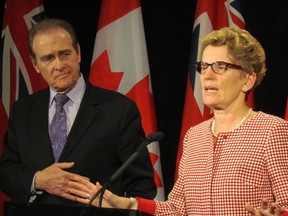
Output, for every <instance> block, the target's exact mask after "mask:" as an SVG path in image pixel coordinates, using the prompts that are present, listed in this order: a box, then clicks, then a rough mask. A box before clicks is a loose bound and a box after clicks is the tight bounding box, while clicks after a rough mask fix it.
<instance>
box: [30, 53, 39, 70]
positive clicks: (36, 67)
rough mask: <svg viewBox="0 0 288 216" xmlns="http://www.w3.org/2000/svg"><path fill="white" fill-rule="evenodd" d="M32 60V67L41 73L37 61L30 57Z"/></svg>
mask: <svg viewBox="0 0 288 216" xmlns="http://www.w3.org/2000/svg"><path fill="white" fill-rule="evenodd" d="M30 60H31V62H32V65H33V67H34V68H35V70H36V72H37V73H40V70H39V69H38V66H37V62H36V59H34V58H33V57H32V56H30Z"/></svg>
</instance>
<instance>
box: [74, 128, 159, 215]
mask: <svg viewBox="0 0 288 216" xmlns="http://www.w3.org/2000/svg"><path fill="white" fill-rule="evenodd" d="M163 137H164V134H163V133H162V132H161V131H160V132H157V133H155V134H153V133H151V134H149V135H148V136H147V138H146V139H145V141H144V142H143V143H142V144H141V145H140V146H139V147H138V149H137V150H136V152H134V153H133V154H132V155H131V156H130V157H129V158H128V160H126V161H125V162H124V163H123V164H122V166H121V167H120V168H119V169H118V170H117V171H116V172H115V173H114V174H113V175H112V176H111V177H110V178H109V180H108V181H107V182H105V184H104V185H103V186H102V188H101V189H100V190H98V191H97V192H96V193H95V194H94V195H93V196H92V197H91V199H90V201H89V203H88V204H87V205H86V207H85V208H84V209H83V210H82V211H81V214H80V216H83V215H84V214H85V211H86V208H87V207H89V206H90V205H91V204H92V202H93V201H94V200H95V199H96V197H97V196H98V195H99V194H100V193H101V195H100V197H99V198H100V199H99V204H98V207H101V206H102V199H103V195H104V192H105V190H106V189H107V188H108V187H110V185H111V184H112V183H113V182H114V181H115V180H116V179H117V178H119V177H120V175H121V174H122V173H123V171H124V170H125V169H127V167H128V166H129V165H130V164H131V163H132V162H133V161H134V160H135V159H136V158H137V157H138V155H139V153H140V152H141V151H143V149H144V148H145V147H146V146H147V145H148V144H150V143H152V142H154V141H159V140H161V139H162V138H163Z"/></svg>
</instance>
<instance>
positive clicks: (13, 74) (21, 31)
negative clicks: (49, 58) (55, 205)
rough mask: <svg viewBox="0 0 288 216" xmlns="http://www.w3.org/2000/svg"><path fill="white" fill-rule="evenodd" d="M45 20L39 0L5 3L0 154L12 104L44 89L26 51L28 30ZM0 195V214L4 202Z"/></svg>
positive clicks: (0, 54)
mask: <svg viewBox="0 0 288 216" xmlns="http://www.w3.org/2000/svg"><path fill="white" fill-rule="evenodd" d="M43 17H44V7H43V4H42V0H21V1H15V0H6V4H5V11H4V20H3V28H2V35H1V47H0V68H1V69H0V94H1V100H0V122H1V123H0V140H1V144H0V154H1V153H2V146H3V143H2V141H3V136H4V134H5V132H6V130H7V125H8V117H9V111H10V107H11V105H12V104H13V102H14V101H16V100H18V98H21V97H23V96H27V95H29V94H31V93H33V92H35V91H38V90H40V89H42V88H44V87H46V86H47V84H46V83H45V82H44V80H43V79H42V78H41V76H39V75H38V74H37V73H36V71H35V70H34V68H33V65H32V63H31V60H30V57H29V52H28V46H27V41H28V31H29V29H30V28H31V27H32V25H34V24H35V23H37V22H38V21H39V20H40V19H42V18H43ZM8 199H9V198H8V197H7V196H6V195H4V194H3V193H1V192H0V215H3V201H5V200H8Z"/></svg>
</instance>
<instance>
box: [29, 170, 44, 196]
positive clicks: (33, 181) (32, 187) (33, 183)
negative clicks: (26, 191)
mask: <svg viewBox="0 0 288 216" xmlns="http://www.w3.org/2000/svg"><path fill="white" fill-rule="evenodd" d="M36 174H37V172H36V173H35V174H34V176H33V180H32V184H31V188H30V192H31V194H37V195H40V194H42V193H43V191H39V190H36V189H35V187H34V185H35V177H36Z"/></svg>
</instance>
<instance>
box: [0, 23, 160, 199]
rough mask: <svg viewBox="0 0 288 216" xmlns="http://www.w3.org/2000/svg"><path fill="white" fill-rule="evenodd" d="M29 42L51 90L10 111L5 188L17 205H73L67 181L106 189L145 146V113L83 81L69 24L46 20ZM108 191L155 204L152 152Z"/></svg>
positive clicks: (0, 173)
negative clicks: (82, 180) (60, 101)
mask: <svg viewBox="0 0 288 216" xmlns="http://www.w3.org/2000/svg"><path fill="white" fill-rule="evenodd" d="M28 38H29V43H28V46H29V51H30V55H31V60H32V62H33V65H34V67H35V69H36V71H37V73H39V74H41V76H42V77H43V79H44V80H45V81H46V82H47V83H48V85H49V88H47V89H45V90H43V91H40V92H38V93H35V94H33V95H31V96H29V97H27V98H23V99H21V100H19V101H17V102H15V104H14V105H13V107H12V110H11V113H10V119H9V126H8V133H7V135H6V137H5V139H4V146H3V155H2V157H1V158H0V189H1V190H2V191H3V192H4V193H6V194H7V195H8V196H10V197H11V198H12V200H14V201H17V202H28V201H29V200H30V201H31V200H32V199H31V197H33V198H35V197H36V198H35V200H34V202H35V203H49V204H64V205H67V204H72V203H73V201H70V200H71V199H72V200H73V199H74V196H73V195H72V194H70V193H69V191H70V188H69V182H70V181H73V179H74V178H75V176H78V177H79V178H85V179H87V178H88V179H89V180H90V181H91V182H96V181H99V182H100V183H104V182H105V181H107V180H108V178H109V177H110V176H111V175H112V174H113V173H114V172H115V171H116V170H117V169H118V168H119V167H120V166H121V165H122V163H123V162H124V161H125V160H127V158H128V157H129V156H130V155H131V154H132V153H133V152H134V151H135V150H136V149H137V148H138V146H139V145H140V144H141V143H142V142H143V141H144V138H145V137H144V132H143V129H142V127H141V118H140V114H139V111H138V109H137V107H136V105H135V103H134V102H133V101H131V100H129V99H128V98H126V97H125V96H123V95H121V94H119V93H116V92H112V91H108V90H104V89H101V88H97V87H94V86H92V85H91V84H90V83H89V82H87V81H85V79H84V77H83V75H82V74H81V73H80V61H81V52H80V46H79V43H78V40H77V38H76V35H75V32H74V30H73V28H72V26H71V25H70V24H69V23H67V22H66V21H63V20H59V19H45V20H43V21H41V22H40V23H38V24H37V25H35V26H34V27H33V28H32V29H31V30H30V32H29V37H28ZM63 95H64V97H65V98H67V99H66V101H65V102H64V103H63V104H64V105H61V106H62V110H61V111H59V112H58V111H57V109H58V108H57V107H58V102H56V101H57V98H58V96H60V97H62V96H63ZM65 95H66V96H68V97H66V96H65ZM56 104H57V106H56ZM63 108H64V110H63ZM59 109H61V108H59ZM58 115H59V116H60V117H56V116H58ZM54 116H55V117H54ZM53 118H55V119H53ZM61 119H62V120H63V119H64V120H63V121H62V122H61V123H60V120H61ZM63 125H65V126H63ZM61 130H63V132H64V135H63V133H62V134H59V132H61ZM66 135H67V141H65V139H66ZM62 138H63V139H64V141H63V142H64V144H65V145H64V147H63V150H61V148H62V147H59V144H60V142H61V139H62ZM54 140H55V141H54ZM58 150H59V151H58ZM110 190H111V191H113V192H114V193H116V194H119V195H125V196H133V197H134V196H139V197H145V198H154V196H155V195H156V186H155V183H154V180H153V168H152V165H151V162H150V159H149V154H148V151H147V149H146V150H145V152H144V153H143V154H141V155H140V157H139V158H138V159H137V160H136V161H135V162H133V163H132V164H131V166H130V167H128V169H127V170H126V171H125V172H124V173H123V175H122V176H121V178H120V179H119V180H117V181H116V182H115V183H114V184H113V185H112V186H111V188H110ZM89 197H90V194H87V199H89ZM68 198H69V199H70V200H68ZM75 198H76V197H75ZM74 200H75V199H74ZM74 204H75V203H74Z"/></svg>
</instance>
